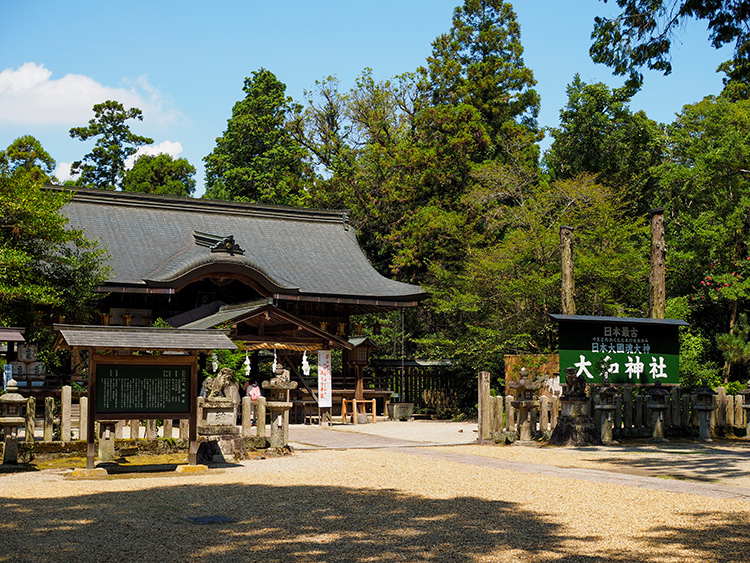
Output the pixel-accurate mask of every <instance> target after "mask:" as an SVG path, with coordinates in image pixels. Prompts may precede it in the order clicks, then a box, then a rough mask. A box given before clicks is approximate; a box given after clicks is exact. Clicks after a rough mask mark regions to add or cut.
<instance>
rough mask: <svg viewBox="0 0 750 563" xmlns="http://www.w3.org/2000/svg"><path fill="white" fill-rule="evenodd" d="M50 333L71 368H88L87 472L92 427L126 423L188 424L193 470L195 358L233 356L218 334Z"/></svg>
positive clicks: (138, 330) (74, 329)
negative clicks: (173, 421) (213, 354)
mask: <svg viewBox="0 0 750 563" xmlns="http://www.w3.org/2000/svg"><path fill="white" fill-rule="evenodd" d="M54 328H55V330H56V331H57V332H58V333H59V334H58V336H57V339H56V341H55V346H54V349H55V350H57V349H63V348H67V349H70V350H71V354H72V356H73V358H74V364H75V363H77V362H76V359H78V358H80V359H81V360H82V361H83V363H84V364H85V363H88V376H89V377H88V397H89V402H88V405H89V406H88V432H87V437H88V446H87V450H86V469H94V457H95V444H94V424H95V422H96V421H99V422H107V421H111V420H127V419H152V418H159V419H162V418H171V419H188V420H189V441H190V445H189V448H188V464H189V465H195V464H196V461H197V453H198V436H197V404H198V391H199V389H198V353H199V352H203V353H208V352H209V351H210V350H235V349H236V348H237V347H236V346H235V345H234V343H233V342H232V341H231V340H230V339H229V338H228V337H227V335H226V334H225V333H224V332H223V331H219V330H186V329H169V328H143V327H111V326H73V325H55V327H54ZM135 352H138V353H139V355H135V354H134V353H135ZM82 355H85V356H86V357H85V358H81V356H82Z"/></svg>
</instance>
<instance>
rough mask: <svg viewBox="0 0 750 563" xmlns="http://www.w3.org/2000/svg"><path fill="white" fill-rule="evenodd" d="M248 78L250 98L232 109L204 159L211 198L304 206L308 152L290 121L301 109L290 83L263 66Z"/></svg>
mask: <svg viewBox="0 0 750 563" xmlns="http://www.w3.org/2000/svg"><path fill="white" fill-rule="evenodd" d="M252 74H253V75H252V77H251V78H245V85H244V87H243V91H244V92H245V98H244V99H242V100H240V101H239V102H237V103H236V104H235V105H234V108H232V117H231V118H230V119H229V120H228V121H227V129H226V131H224V134H223V135H222V136H221V137H218V138H217V139H216V147H215V148H214V150H213V151H212V152H211V154H209V155H207V156H206V157H204V159H203V160H204V162H205V163H206V194H205V197H207V198H214V199H226V200H238V201H250V202H256V203H274V204H280V205H281V204H283V205H304V204H305V203H306V201H307V198H308V194H307V191H306V189H305V187H306V185H305V182H306V181H307V179H308V177H309V174H310V170H309V166H308V164H307V161H306V159H307V153H306V152H305V150H304V149H303V147H302V146H301V145H300V144H299V143H298V142H297V141H296V140H295V139H294V138H293V137H292V135H291V133H290V131H289V129H288V128H287V126H286V124H287V121H289V120H291V119H292V117H293V116H294V115H295V114H296V113H297V112H299V111H301V108H300V107H299V106H298V105H297V104H294V103H293V101H292V99H291V98H290V97H287V96H286V95H285V92H286V86H285V85H284V84H283V83H282V82H280V81H279V80H278V79H277V78H276V76H275V75H274V74H273V73H272V72H270V71H268V70H266V69H263V68H262V69H260V70H258V71H254V72H253V73H252Z"/></svg>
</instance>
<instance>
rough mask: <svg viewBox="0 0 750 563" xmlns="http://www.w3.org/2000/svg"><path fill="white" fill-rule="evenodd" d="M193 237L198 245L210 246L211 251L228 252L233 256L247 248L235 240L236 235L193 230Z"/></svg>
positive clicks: (242, 252)
mask: <svg viewBox="0 0 750 563" xmlns="http://www.w3.org/2000/svg"><path fill="white" fill-rule="evenodd" d="M193 238H194V239H195V244H196V245H198V246H203V247H206V248H210V249H211V252H226V253H228V254H229V255H231V256H234V255H235V254H244V253H245V249H244V248H242V247H240V245H239V244H237V243H236V242H235V241H234V235H227V236H225V237H223V236H221V235H212V234H210V233H203V232H201V231H193Z"/></svg>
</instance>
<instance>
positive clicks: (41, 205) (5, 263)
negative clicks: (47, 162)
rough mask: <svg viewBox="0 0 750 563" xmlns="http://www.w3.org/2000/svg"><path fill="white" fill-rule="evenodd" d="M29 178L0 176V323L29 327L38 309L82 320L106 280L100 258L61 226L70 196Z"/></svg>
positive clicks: (84, 241) (101, 253)
mask: <svg viewBox="0 0 750 563" xmlns="http://www.w3.org/2000/svg"><path fill="white" fill-rule="evenodd" d="M30 177H31V176H30V175H25V174H20V175H18V174H12V175H6V174H0V324H5V325H11V326H31V324H32V323H33V322H34V321H35V318H36V313H35V311H36V309H37V308H38V307H40V306H41V307H43V306H48V307H50V308H51V309H52V310H53V311H54V312H55V318H57V316H58V315H62V316H64V317H65V318H66V320H68V322H82V321H84V320H86V318H87V316H88V314H89V313H90V311H91V309H90V307H91V305H92V303H93V302H94V300H95V298H96V295H95V293H94V287H95V286H96V285H98V284H100V283H102V282H103V281H104V279H105V278H106V268H104V266H103V263H104V260H105V257H106V254H105V252H104V251H103V250H101V249H99V248H97V247H96V245H95V244H94V243H92V242H91V241H88V240H87V239H86V238H85V237H84V236H83V234H82V233H81V232H80V231H76V230H72V229H68V228H67V227H66V223H67V219H65V218H64V217H63V216H62V215H61V214H60V213H59V211H60V208H61V207H62V206H63V205H65V203H66V202H67V201H68V200H69V198H70V194H68V193H65V192H61V191H50V190H45V189H43V188H42V187H41V186H40V185H39V184H36V183H34V182H33V181H31V179H30Z"/></svg>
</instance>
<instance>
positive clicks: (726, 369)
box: [724, 299, 739, 384]
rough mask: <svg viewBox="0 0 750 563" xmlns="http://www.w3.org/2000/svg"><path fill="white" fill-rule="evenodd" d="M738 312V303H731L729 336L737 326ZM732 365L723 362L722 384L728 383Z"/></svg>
mask: <svg viewBox="0 0 750 563" xmlns="http://www.w3.org/2000/svg"><path fill="white" fill-rule="evenodd" d="M738 311H739V301H737V300H736V299H735V300H734V301H732V314H731V315H730V317H729V334H734V326H735V325H736V324H737V312H738ZM731 367H732V364H731V363H730V362H729V360H724V384H727V383H729V371H730V370H731Z"/></svg>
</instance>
